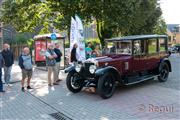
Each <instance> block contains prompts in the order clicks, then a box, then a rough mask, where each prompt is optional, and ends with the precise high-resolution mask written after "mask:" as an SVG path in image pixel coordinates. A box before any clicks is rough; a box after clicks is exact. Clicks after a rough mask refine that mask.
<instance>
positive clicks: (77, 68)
mask: <svg viewBox="0 0 180 120" xmlns="http://www.w3.org/2000/svg"><path fill="white" fill-rule="evenodd" d="M81 67H82V65H80V64H77V65H76V66H75V70H76V72H80V71H81Z"/></svg>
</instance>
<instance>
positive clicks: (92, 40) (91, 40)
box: [85, 38, 101, 49]
mask: <svg viewBox="0 0 180 120" xmlns="http://www.w3.org/2000/svg"><path fill="white" fill-rule="evenodd" d="M88 42H91V44H92V49H94V48H95V46H96V45H97V44H101V42H100V40H99V39H93V38H91V39H87V40H85V44H86V47H87V45H88Z"/></svg>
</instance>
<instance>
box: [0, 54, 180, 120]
mask: <svg viewBox="0 0 180 120" xmlns="http://www.w3.org/2000/svg"><path fill="white" fill-rule="evenodd" d="M171 61H173V64H172V66H173V72H172V73H171V74H170V77H169V80H168V81H167V82H166V83H159V82H158V81H157V80H154V81H147V82H144V83H141V84H137V85H132V86H129V87H123V88H117V89H116V92H115V94H114V95H113V97H112V98H110V99H107V100H103V99H101V98H100V97H99V95H97V94H96V93H95V92H91V91H89V90H86V89H84V90H83V91H82V92H80V93H77V94H73V93H71V92H69V91H68V90H67V88H66V85H65V77H66V75H65V74H60V77H61V78H62V79H63V81H62V82H60V85H58V86H54V87H51V88H50V87H48V86H47V80H46V79H47V73H46V72H45V71H41V70H38V69H35V73H34V76H33V81H32V86H33V87H34V88H35V89H34V90H31V91H29V92H26V93H22V92H21V91H20V83H15V84H14V86H13V87H12V88H11V89H8V92H7V93H6V94H4V95H1V104H0V108H1V119H18V120H21V119H50V120H51V119H52V120H53V118H52V117H51V116H49V115H48V114H51V113H55V112H61V113H63V114H64V115H66V116H68V117H69V118H71V119H73V120H126V119H127V120H134V119H138V120H147V119H155V120H159V119H168V120H169V119H172V120H178V119H180V103H179V101H180V86H179V85H180V81H179V78H180V74H178V71H180V67H178V66H179V65H180V56H172V57H171ZM175 71H176V72H175ZM15 72H17V73H15V74H14V75H13V77H14V78H15V79H17V80H18V79H20V76H19V73H18V70H15ZM158 108H159V109H158ZM160 108H161V109H160ZM20 113H22V114H20Z"/></svg>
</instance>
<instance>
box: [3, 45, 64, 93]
mask: <svg viewBox="0 0 180 120" xmlns="http://www.w3.org/2000/svg"><path fill="white" fill-rule="evenodd" d="M59 47H60V45H59V44H58V43H55V44H53V43H51V44H49V45H48V48H47V50H46V53H45V57H46V66H47V68H48V74H47V78H48V85H49V86H53V85H59V82H60V81H61V80H60V79H59V70H60V61H61V56H62V52H61V51H60V49H59ZM18 62H19V63H18V64H19V66H20V68H21V73H22V79H21V86H22V87H21V90H22V91H23V92H25V80H26V79H27V84H26V88H27V89H33V88H32V87H31V86H30V82H31V78H32V75H33V59H32V56H31V54H30V49H29V47H24V48H23V50H22V54H21V55H20V56H19V61H18ZM13 64H14V57H13V52H12V51H11V49H10V45H9V44H4V45H3V50H2V51H1V52H0V92H2V93H4V92H5V90H4V89H3V82H2V68H4V82H5V85H6V86H12V84H10V83H11V70H12V65H13ZM52 74H53V79H52Z"/></svg>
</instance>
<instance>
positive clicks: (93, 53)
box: [70, 42, 102, 62]
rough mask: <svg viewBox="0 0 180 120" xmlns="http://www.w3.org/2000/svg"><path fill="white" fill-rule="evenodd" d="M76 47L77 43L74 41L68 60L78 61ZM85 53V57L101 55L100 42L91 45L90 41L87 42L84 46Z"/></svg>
mask: <svg viewBox="0 0 180 120" xmlns="http://www.w3.org/2000/svg"><path fill="white" fill-rule="evenodd" d="M77 47H78V45H77V44H76V43H75V44H74V45H73V48H72V50H71V55H70V62H77V61H78V58H77V57H78V56H77V53H76V49H77ZM93 48H94V49H93ZM85 53H86V59H88V58H95V57H99V56H102V51H101V49H100V44H96V45H95V46H92V43H91V42H88V43H87V47H86V48H85Z"/></svg>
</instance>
